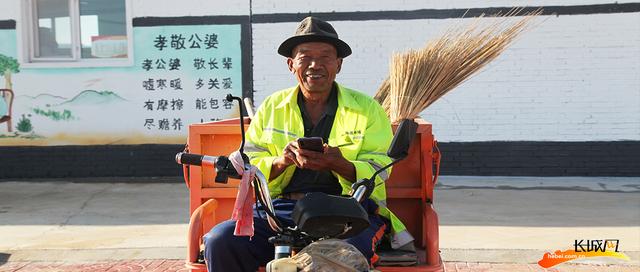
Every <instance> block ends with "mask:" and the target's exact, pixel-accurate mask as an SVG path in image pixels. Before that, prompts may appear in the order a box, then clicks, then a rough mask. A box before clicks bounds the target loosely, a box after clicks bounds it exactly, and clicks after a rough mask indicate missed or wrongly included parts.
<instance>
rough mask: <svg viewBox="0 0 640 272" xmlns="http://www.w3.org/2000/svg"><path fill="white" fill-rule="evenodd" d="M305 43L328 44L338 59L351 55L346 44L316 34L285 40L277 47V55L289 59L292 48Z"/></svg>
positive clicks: (336, 39) (349, 48)
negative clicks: (332, 47)
mask: <svg viewBox="0 0 640 272" xmlns="http://www.w3.org/2000/svg"><path fill="white" fill-rule="evenodd" d="M306 42H325V43H329V44H331V45H333V46H335V47H336V51H337V52H338V57H339V58H344V57H347V56H349V55H351V47H349V45H348V44H347V43H346V42H343V41H342V40H340V39H338V38H333V37H327V36H320V35H316V34H306V35H298V36H293V37H291V38H288V39H286V40H285V41H284V42H282V44H280V47H278V54H280V55H282V56H285V57H287V58H289V57H291V51H293V48H295V47H296V46H298V45H299V44H301V43H306Z"/></svg>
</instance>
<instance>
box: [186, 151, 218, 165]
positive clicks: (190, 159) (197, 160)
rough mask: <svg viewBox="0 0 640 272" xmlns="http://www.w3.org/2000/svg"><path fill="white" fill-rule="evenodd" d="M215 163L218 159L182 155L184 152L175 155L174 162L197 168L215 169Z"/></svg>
mask: <svg viewBox="0 0 640 272" xmlns="http://www.w3.org/2000/svg"><path fill="white" fill-rule="evenodd" d="M217 161H218V157H214V156H207V155H199V154H190V153H184V152H180V153H178V154H176V162H177V163H178V164H186V165H197V166H202V165H206V166H213V167H215V165H216V162H217Z"/></svg>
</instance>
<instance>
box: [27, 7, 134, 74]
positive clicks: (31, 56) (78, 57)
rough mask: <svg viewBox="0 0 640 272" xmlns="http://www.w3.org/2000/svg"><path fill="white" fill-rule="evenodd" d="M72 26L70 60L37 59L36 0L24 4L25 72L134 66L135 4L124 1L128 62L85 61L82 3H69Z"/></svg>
mask: <svg viewBox="0 0 640 272" xmlns="http://www.w3.org/2000/svg"><path fill="white" fill-rule="evenodd" d="M67 1H68V3H69V18H70V22H71V57H70V58H55V57H36V50H37V46H35V45H37V44H38V31H36V29H37V26H38V18H37V16H36V8H37V4H36V0H26V1H24V2H23V5H22V6H23V16H24V18H25V19H24V20H23V22H24V28H23V30H22V38H23V44H24V45H26V46H25V47H24V48H26V50H24V51H23V53H22V57H23V63H22V64H21V66H22V67H25V68H63V67H70V68H71V67H128V66H133V22H132V15H131V6H132V3H131V2H132V0H125V20H126V22H125V24H126V26H125V28H126V34H127V57H126V58H111V59H107V58H95V59H92V58H82V53H81V50H82V43H81V41H80V0H67Z"/></svg>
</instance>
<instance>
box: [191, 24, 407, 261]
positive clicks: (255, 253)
mask: <svg viewBox="0 0 640 272" xmlns="http://www.w3.org/2000/svg"><path fill="white" fill-rule="evenodd" d="M278 53H279V54H280V55H282V56H284V57H286V58H287V65H288V67H289V71H291V73H292V74H293V75H294V76H295V78H296V79H297V81H298V85H297V86H295V87H292V88H289V89H285V90H281V91H278V92H276V93H274V94H272V95H270V96H269V97H267V98H266V99H265V101H264V102H263V103H262V105H261V106H260V108H259V109H258V111H257V113H256V115H255V117H254V118H253V120H252V121H251V125H250V127H249V130H248V131H247V134H246V136H247V140H248V142H249V143H248V145H247V151H248V152H247V154H248V155H249V157H250V158H251V164H253V165H256V166H257V167H258V168H259V169H260V171H262V172H263V173H264V175H265V176H266V177H268V178H269V189H270V192H271V196H272V197H273V198H274V199H275V200H274V202H273V203H274V208H275V209H276V210H277V213H276V214H277V215H278V217H279V219H280V221H281V222H283V223H284V224H288V225H292V224H293V223H292V221H291V211H292V210H293V207H294V205H295V203H296V201H297V200H299V199H300V198H302V197H303V196H304V194H305V193H308V192H324V193H327V194H333V195H341V194H346V193H348V192H349V191H350V188H351V184H352V183H353V182H355V181H357V180H359V179H363V178H367V177H371V175H372V174H373V173H374V172H375V171H376V169H379V168H380V167H382V166H384V165H386V164H388V163H390V162H391V159H390V158H389V157H387V156H386V155H385V152H386V150H387V148H388V147H389V145H390V143H391V139H392V132H391V125H390V124H389V120H388V118H387V116H386V114H385V112H384V110H383V109H382V107H381V106H380V105H379V104H378V103H377V102H376V101H375V100H373V99H372V98H371V97H369V96H367V95H364V94H362V93H360V92H357V91H354V90H351V89H349V88H346V87H344V86H342V85H339V84H337V83H336V82H335V78H336V75H337V74H338V73H339V72H340V69H341V68H342V61H343V58H345V57H347V56H349V55H350V54H351V48H350V47H349V45H348V44H347V43H345V42H344V41H342V40H340V39H339V38H338V34H337V33H336V31H335V30H334V28H333V27H332V26H331V25H330V24H329V23H327V22H325V21H322V20H319V19H317V18H314V17H307V18H305V19H304V20H302V22H301V23H300V25H299V26H298V28H297V29H296V32H295V34H294V36H292V37H290V38H289V39H287V40H285V41H284V42H283V43H282V44H281V45H280V47H279V48H278ZM300 137H321V138H322V139H323V140H324V143H325V145H324V147H323V149H322V151H313V150H308V149H302V148H301V147H300V146H299V145H298V142H297V141H296V139H298V138H300ZM387 176H388V173H382V174H381V175H379V176H378V178H377V179H376V184H377V185H380V184H382V183H383V182H384V179H385V178H386V177H387ZM385 204H386V191H385V187H384V186H376V187H375V190H374V191H373V193H372V194H371V197H370V198H369V199H367V200H366V201H364V203H363V206H364V208H365V210H367V212H368V213H369V220H370V222H371V226H370V227H369V228H368V229H367V230H365V231H363V232H362V233H360V234H359V235H357V236H355V237H353V238H350V239H347V240H346V241H347V242H349V243H350V244H352V245H354V246H355V247H356V248H357V249H358V250H360V252H362V254H363V255H364V256H365V257H366V258H367V259H368V260H369V262H370V263H371V264H374V263H375V262H376V261H377V260H378V256H377V255H376V254H375V248H376V246H377V244H378V243H379V241H380V239H381V238H382V236H383V235H384V234H385V233H390V234H391V245H392V246H393V247H394V248H398V247H401V246H403V245H407V244H410V243H411V242H412V241H413V238H412V237H411V235H410V234H409V233H408V232H407V230H406V228H405V226H404V225H403V224H402V223H401V222H400V221H399V220H398V218H397V217H396V216H395V215H393V213H391V211H389V209H388V208H387V207H386V205H385ZM254 217H255V223H254V226H255V236H254V237H253V238H251V239H250V238H249V237H236V236H234V235H233V231H234V225H235V222H234V221H226V222H223V223H220V224H218V225H217V226H215V227H214V228H213V229H212V230H211V232H209V233H208V234H207V235H206V236H205V255H204V256H205V260H206V262H207V266H208V268H209V271H215V272H219V271H224V272H228V271H255V270H256V269H257V268H258V267H259V266H261V265H265V264H266V263H267V262H269V261H270V260H271V259H273V256H274V252H273V251H274V246H273V245H272V244H270V243H269V242H268V241H267V239H268V238H269V237H271V236H274V235H275V233H274V232H273V231H272V230H271V229H270V227H269V225H268V223H267V222H266V220H264V219H263V218H264V216H263V217H259V216H255V215H254Z"/></svg>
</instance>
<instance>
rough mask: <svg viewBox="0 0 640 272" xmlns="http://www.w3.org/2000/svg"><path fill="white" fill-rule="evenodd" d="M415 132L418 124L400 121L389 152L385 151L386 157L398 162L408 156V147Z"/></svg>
mask: <svg viewBox="0 0 640 272" xmlns="http://www.w3.org/2000/svg"><path fill="white" fill-rule="evenodd" d="M417 130H418V123H416V122H414V121H413V120H411V119H402V121H400V125H398V129H396V134H395V135H393V140H392V141H391V145H390V146H389V150H387V156H389V157H391V158H392V159H394V160H400V159H404V158H405V157H406V156H407V155H409V146H411V142H412V141H413V137H415V136H416V131H417Z"/></svg>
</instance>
